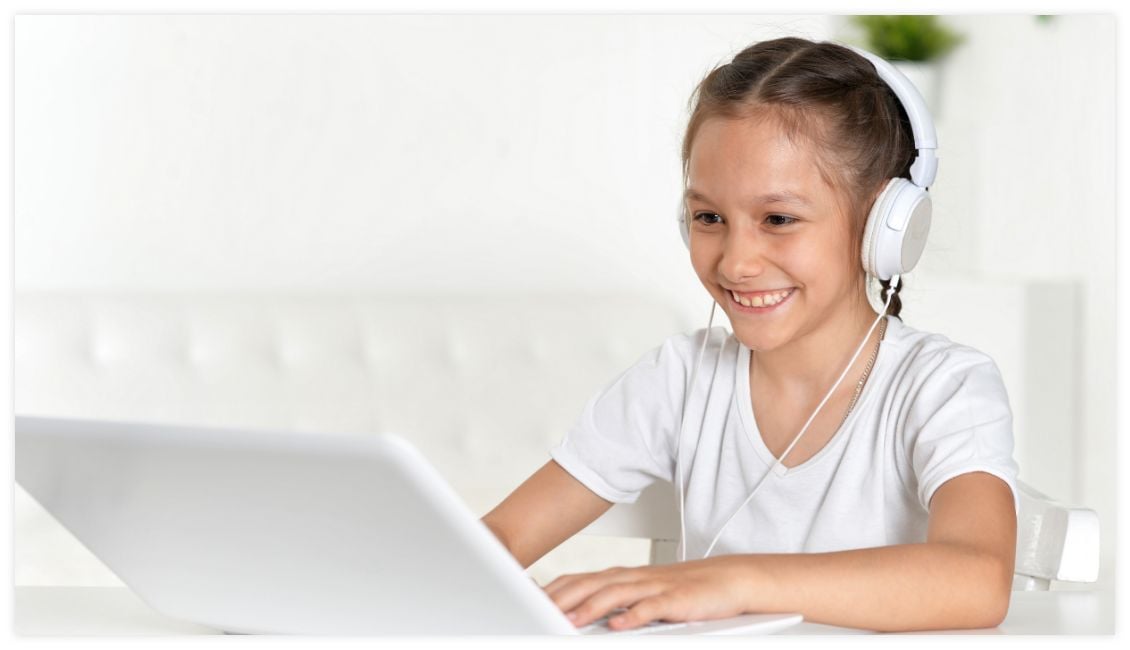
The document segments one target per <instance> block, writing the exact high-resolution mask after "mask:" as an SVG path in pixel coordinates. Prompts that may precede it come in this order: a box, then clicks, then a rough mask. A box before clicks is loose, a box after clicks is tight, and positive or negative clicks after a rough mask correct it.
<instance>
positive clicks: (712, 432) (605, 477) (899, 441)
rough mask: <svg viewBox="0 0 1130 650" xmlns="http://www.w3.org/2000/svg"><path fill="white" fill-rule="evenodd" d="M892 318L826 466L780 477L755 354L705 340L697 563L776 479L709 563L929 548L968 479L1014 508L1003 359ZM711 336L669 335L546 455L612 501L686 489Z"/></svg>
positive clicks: (690, 533)
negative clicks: (946, 489)
mask: <svg viewBox="0 0 1130 650" xmlns="http://www.w3.org/2000/svg"><path fill="white" fill-rule="evenodd" d="M887 321H888V322H887V332H886V335H885V336H884V338H883V341H882V343H881V344H880V346H879V353H878V356H877V357H876V359H875V364H874V366H873V368H872V370H871V375H870V377H869V378H868V380H867V383H866V384H864V387H863V391H862V393H861V394H860V396H859V399H858V401H857V403H856V405H855V407H854V409H853V410H852V412H851V414H850V415H849V416H848V418H847V420H846V421H845V422H844V424H843V426H842V427H841V428H840V429H839V430H838V431H837V432H836V433H835V435H834V436H833V438H832V439H831V440H830V441H829V442H828V443H827V445H825V446H824V448H823V449H821V450H820V451H819V452H817V453H816V455H815V456H813V457H812V458H810V459H808V460H807V461H805V462H804V463H802V464H800V465H797V466H796V467H793V468H791V469H787V470H786V469H785V468H784V467H783V466H782V465H779V464H778V465H774V461H775V457H774V456H773V455H772V453H771V452H770V451H769V449H768V448H767V447H766V446H765V443H764V441H763V440H762V438H761V434H760V432H759V431H758V429H757V423H756V421H755V420H754V417H753V405H752V402H751V400H750V389H749V361H750V350H749V348H748V347H746V346H745V345H744V344H742V343H741V342H740V341H738V339H737V338H736V337H734V335H733V334H731V333H730V332H728V331H727V330H726V329H725V328H723V327H715V328H712V329H711V330H710V333H709V337H708V341H707V344H706V350H705V352H704V353H703V357H702V365H701V367H700V369H699V372H698V377H697V379H696V381H695V384H696V385H695V387H694V389H693V391H692V393H691V398H690V399H689V400H688V403H687V407H686V408H687V419H686V426H685V430H684V432H683V441H682V444H681V448H680V450H679V454H680V458H681V459H682V460H681V464H682V466H683V468H682V469H683V474H684V479H685V481H686V492H685V494H686V501H685V510H686V513H685V516H686V534H687V538H686V540H685V542H686V546H687V548H686V558H687V559H688V560H690V559H698V558H701V557H702V556H703V554H704V553H705V552H706V549H707V547H708V546H709V545H710V542H711V540H713V539H714V536H715V535H716V534H717V533H718V531H719V529H721V528H722V526H723V525H724V524H725V523H726V521H727V520H728V519H729V518H730V516H731V514H733V513H734V511H735V510H736V509H737V508H738V507H739V506H740V505H741V504H742V502H743V501H745V499H746V497H747V496H748V495H749V493H750V492H751V491H752V490H753V488H754V487H755V486H756V485H757V483H758V482H760V480H761V478H762V476H764V474H765V473H766V472H767V471H770V470H771V469H772V471H773V472H774V475H773V476H771V477H770V478H769V479H768V480H767V481H766V482H765V484H764V485H762V486H761V489H760V490H759V491H758V492H757V494H756V495H755V496H754V497H753V499H752V500H751V501H750V502H749V503H748V504H747V505H746V506H745V507H744V508H743V509H742V511H741V512H740V513H739V514H738V515H737V516H736V517H735V518H734V520H733V521H732V522H731V523H730V524H729V526H727V527H726V529H725V532H724V533H723V534H722V537H721V538H720V539H719V540H718V542H717V544H716V545H715V547H714V549H713V550H712V551H711V552H710V556H711V557H715V556H718V555H723V554H728V553H796V552H824V551H838V550H849V549H855V548H867V547H875V546H887V545H891V544H904V543H914V542H924V541H925V540H926V526H927V519H928V515H929V512H928V505H929V503H930V497H931V496H932V495H933V494H934V490H936V489H938V487H939V486H940V485H942V484H943V483H945V482H946V481H947V480H949V479H951V478H953V477H955V476H958V475H960V474H964V473H967V472H974V471H981V472H988V473H990V474H993V475H994V476H997V477H999V478H1001V479H1002V480H1004V481H1005V482H1006V483H1008V486H1009V487H1010V488H1011V489H1012V492H1013V498H1014V503H1015V504H1016V505H1017V508H1018V507H1019V505H1018V504H1019V501H1017V500H1016V476H1017V471H1018V467H1017V464H1016V462H1015V461H1014V460H1013V458H1012V448H1013V440H1012V412H1011V410H1010V408H1009V404H1008V394H1007V393H1006V391H1005V387H1004V383H1003V382H1002V380H1001V376H1000V371H999V370H998V368H997V366H996V364H995V363H994V362H993V360H992V358H990V357H989V356H988V355H986V354H984V353H982V352H979V351H977V350H975V349H973V348H970V347H968V346H965V345H960V344H957V343H954V342H952V341H950V340H949V339H947V338H946V337H944V336H941V335H939V334H931V333H927V332H921V331H919V330H916V329H914V328H912V327H910V326H908V325H905V324H904V323H903V322H902V321H901V320H899V319H897V318H894V317H888V318H887ZM706 332H707V330H706V329H705V328H704V329H701V330H698V331H697V332H694V333H692V334H679V335H675V336H671V337H670V338H668V339H667V340H665V341H664V342H663V343H662V344H661V345H660V346H659V347H657V348H655V349H653V350H651V351H650V352H648V353H647V354H645V355H644V356H643V357H642V358H641V359H640V360H639V361H638V362H636V364H635V365H633V366H632V367H631V368H629V369H628V370H626V371H625V372H623V373H622V374H620V375H619V376H618V377H616V378H615V379H614V380H613V381H612V382H611V383H609V384H608V385H607V386H606V387H605V388H603V389H602V390H601V391H600V392H598V393H597V394H596V395H595V396H593V398H592V399H590V400H589V402H588V404H587V405H586V406H585V408H584V411H583V413H582V414H581V417H580V418H579V420H578V421H577V423H576V424H575V425H574V426H573V428H572V429H571V430H570V431H569V432H568V433H567V434H566V435H565V436H564V438H563V439H562V441H561V442H560V443H559V444H557V445H556V446H554V447H553V448H552V449H551V450H550V455H551V456H552V457H553V459H554V460H555V461H557V463H558V464H560V465H561V466H562V467H563V468H564V469H565V470H566V471H568V472H569V473H570V474H571V475H573V476H574V477H575V478H576V479H577V480H579V481H580V482H582V483H584V484H585V485H586V486H588V488H589V489H591V490H592V491H593V492H595V493H596V494H598V495H600V496H601V497H603V498H605V499H607V500H609V501H613V502H617V503H631V502H634V501H635V500H636V499H637V498H638V497H639V494H640V492H641V491H642V490H643V489H644V488H646V487H647V486H648V485H650V484H651V483H652V482H653V481H655V480H656V479H662V480H664V481H668V482H672V483H675V482H676V479H675V462H674V458H675V440H676V435H677V433H678V429H679V420H680V415H681V411H682V405H683V397H684V391H685V390H686V388H685V387H686V386H687V384H688V383H689V382H690V378H691V372H692V371H693V367H692V366H693V365H694V362H695V359H696V357H697V355H698V350H699V347H700V346H701V344H702V337H703V336H704V334H705V333H706ZM808 415H809V414H806V415H805V418H804V419H805V420H807V417H808ZM802 421H803V420H802ZM793 435H795V433H794V434H793ZM806 435H807V434H806ZM676 494H678V486H677V484H676Z"/></svg>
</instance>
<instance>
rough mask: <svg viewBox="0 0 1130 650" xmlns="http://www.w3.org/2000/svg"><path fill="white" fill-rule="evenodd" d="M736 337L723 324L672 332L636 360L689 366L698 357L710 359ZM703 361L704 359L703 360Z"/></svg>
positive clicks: (730, 343)
mask: <svg viewBox="0 0 1130 650" xmlns="http://www.w3.org/2000/svg"><path fill="white" fill-rule="evenodd" d="M735 341H736V339H735V338H734V335H733V334H731V333H730V332H729V331H728V330H727V329H726V328H725V327H723V326H720V325H719V326H715V327H711V328H710V329H707V328H705V327H704V328H701V329H697V330H693V331H690V332H681V333H678V334H672V335H671V336H668V337H667V338H666V339H664V340H663V342H662V343H660V344H659V345H658V346H656V347H654V348H652V349H651V350H649V351H647V352H646V353H645V354H644V355H643V356H642V357H641V358H640V359H639V361H638V362H637V365H639V364H648V365H652V366H659V365H663V366H676V367H683V368H690V367H691V366H692V365H693V364H694V363H695V361H696V360H697V359H698V357H699V354H700V353H701V354H702V355H703V358H704V359H712V358H714V356H713V355H717V353H718V352H719V351H721V350H722V349H723V348H726V347H730V346H732V345H734V343H735ZM704 363H705V361H704Z"/></svg>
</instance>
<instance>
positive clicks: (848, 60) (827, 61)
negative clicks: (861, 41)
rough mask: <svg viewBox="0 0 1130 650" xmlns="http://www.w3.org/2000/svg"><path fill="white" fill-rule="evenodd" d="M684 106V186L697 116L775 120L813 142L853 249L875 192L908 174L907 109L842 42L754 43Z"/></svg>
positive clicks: (894, 310)
mask: <svg viewBox="0 0 1130 650" xmlns="http://www.w3.org/2000/svg"><path fill="white" fill-rule="evenodd" d="M688 106H690V107H691V112H690V120H689V122H688V124H687V131H686V134H685V135H684V137H683V145H682V162H683V184H684V186H685V185H686V182H687V173H688V168H689V166H690V154H691V145H692V144H693V143H694V138H695V135H696V134H697V133H698V130H699V128H700V127H701V126H702V124H703V122H705V121H706V120H708V119H711V118H716V117H722V118H728V119H748V118H768V119H774V120H776V121H777V122H778V123H779V124H780V125H781V126H782V127H783V128H784V130H785V133H786V134H787V135H788V137H789V138H790V139H792V140H794V141H800V140H803V141H806V142H808V143H811V144H813V145H815V149H816V151H817V152H819V154H818V155H817V160H818V161H819V162H818V164H817V167H818V171H819V173H820V175H821V177H822V178H823V179H824V182H826V183H828V184H829V185H830V186H831V187H833V188H836V189H838V190H839V193H840V194H841V195H843V196H845V197H846V199H847V205H846V206H844V207H845V208H846V212H847V213H848V215H849V218H850V221H849V224H850V226H851V232H852V242H853V244H854V246H855V249H854V250H855V251H860V250H861V248H862V244H863V228H864V225H865V223H866V220H867V215H868V212H869V211H870V208H871V203H872V200H873V199H874V197H875V195H876V193H877V192H879V191H880V190H881V189H882V188H883V187H884V186H885V184H886V182H887V180H888V179H890V178H894V177H902V178H907V179H909V178H910V164H911V163H912V162H913V161H914V156H915V148H914V134H913V132H912V130H911V126H910V121H909V119H908V118H907V116H906V111H905V110H904V109H903V108H902V105H901V103H900V102H899V100H898V97H897V96H896V95H895V94H894V91H893V90H891V89H890V87H889V86H887V84H886V82H884V81H883V80H882V79H881V78H880V77H879V74H878V73H877V72H876V71H875V66H874V65H873V64H872V63H871V62H870V61H868V60H867V59H865V58H864V57H863V56H861V55H859V54H858V53H856V52H854V51H852V50H851V49H849V48H846V47H844V46H842V45H837V44H835V43H831V42H813V41H809V40H805V39H802V38H795V37H787V38H778V39H775V40H771V41H762V42H760V43H755V44H754V45H751V46H749V47H747V48H746V49H744V50H742V51H741V52H739V53H738V54H737V55H736V56H734V59H733V61H731V62H730V63H725V64H723V65H721V66H718V67H717V68H715V69H714V70H712V71H710V73H709V74H707V75H706V77H704V78H703V80H702V81H700V82H699V84H698V86H696V87H695V90H694V92H693V93H692V94H691V98H690V101H689V104H688ZM860 268H862V260H861V263H860ZM880 284H881V287H882V291H881V297H880V300H882V301H883V302H886V299H887V294H888V293H889V292H890V290H891V289H890V282H889V281H886V280H883V281H881V282H880ZM903 284H904V283H902V282H900V284H899V287H897V288H896V289H895V290H894V296H893V297H892V298H891V306H890V309H889V310H888V313H890V314H892V315H893V316H895V317H899V314H900V312H901V311H902V300H901V299H900V298H899V295H898V294H899V291H900V290H901V288H902V286H903Z"/></svg>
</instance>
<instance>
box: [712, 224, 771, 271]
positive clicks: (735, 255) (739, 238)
mask: <svg viewBox="0 0 1130 650" xmlns="http://www.w3.org/2000/svg"><path fill="white" fill-rule="evenodd" d="M724 237H725V239H724V242H723V244H722V259H721V260H719V262H718V271H719V273H721V274H722V276H723V277H724V278H725V279H726V281H727V282H730V283H732V284H739V283H741V282H742V281H743V280H744V279H746V278H755V277H757V276H759V275H761V273H762V272H763V271H764V270H765V256H766V253H767V250H766V248H767V243H766V242H765V238H764V237H763V236H762V235H761V233H758V232H756V231H746V230H744V229H741V228H735V229H733V230H731V231H730V232H728V233H726V234H725V236H724Z"/></svg>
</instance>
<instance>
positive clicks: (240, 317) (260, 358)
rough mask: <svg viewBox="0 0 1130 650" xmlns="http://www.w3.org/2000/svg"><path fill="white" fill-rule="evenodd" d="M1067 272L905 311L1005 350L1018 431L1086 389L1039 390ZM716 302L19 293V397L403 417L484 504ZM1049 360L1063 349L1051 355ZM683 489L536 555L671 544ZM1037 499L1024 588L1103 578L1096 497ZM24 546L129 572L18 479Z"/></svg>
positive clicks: (617, 553)
mask: <svg viewBox="0 0 1130 650" xmlns="http://www.w3.org/2000/svg"><path fill="white" fill-rule="evenodd" d="M1070 289H1071V287H1056V288H1055V291H1049V290H1048V288H1047V287H1040V286H1023V285H1017V286H1007V285H999V284H998V285H995V286H991V285H988V284H986V283H985V282H980V281H978V282H970V283H961V282H957V283H924V284H923V285H922V286H921V287H920V290H919V293H918V294H917V295H915V294H909V296H908V300H913V302H912V303H910V305H911V306H910V307H909V308H908V311H909V312H910V314H911V315H912V316H913V315H919V316H920V317H922V318H925V319H926V322H928V323H930V324H931V327H929V329H936V330H938V331H943V332H946V333H947V334H949V335H950V336H951V338H953V339H954V340H958V341H962V342H968V343H970V344H973V345H975V346H977V347H980V348H981V349H984V350H985V351H987V352H989V353H990V354H991V355H992V356H993V357H994V358H995V359H996V360H997V362H998V364H999V365H1000V367H1001V369H1002V373H1003V374H1004V378H1005V383H1006V385H1007V386H1008V387H1009V394H1010V400H1011V402H1012V407H1013V410H1014V413H1015V415H1016V421H1017V424H1018V427H1017V428H1018V440H1019V439H1021V435H1022V433H1024V434H1028V435H1033V434H1034V433H1036V434H1037V435H1038V431H1039V429H1038V426H1040V425H1041V424H1045V422H1044V420H1046V419H1047V418H1048V415H1047V414H1049V413H1050V414H1052V415H1055V414H1057V413H1066V412H1070V409H1071V408H1072V403H1071V402H1063V403H1059V402H1056V403H1049V400H1054V399H1069V398H1070V394H1066V395H1065V394H1064V391H1046V390H1043V389H1042V387H1041V385H1040V384H1039V381H1040V380H1041V378H1046V377H1047V376H1052V377H1055V378H1057V379H1056V381H1062V377H1063V376H1064V375H1065V374H1070V373H1071V372H1074V366H1072V365H1071V363H1072V359H1073V357H1071V356H1070V355H1064V356H1063V360H1062V362H1056V361H1055V359H1054V357H1055V355H1049V354H1046V353H1043V354H1040V355H1038V356H1037V355H1033V354H1031V353H1030V350H1032V349H1040V350H1048V349H1051V345H1054V344H1055V343H1056V342H1058V341H1062V340H1064V338H1065V332H1068V331H1070V330H1071V328H1073V327H1074V322H1073V321H1071V320H1064V319H1070V318H1071V316H1070V313H1069V312H1067V313H1064V312H1059V315H1058V316H1055V317H1053V316H1054V314H1055V313H1056V312H1049V311H1048V310H1047V309H1044V308H1043V307H1044V305H1043V304H1042V303H1041V301H1046V300H1047V296H1048V295H1056V296H1062V295H1064V294H1065V292H1067V291H1069V290H1070ZM959 302H960V304H963V305H964V306H966V307H967V308H974V309H976V308H978V307H979V305H985V308H986V309H991V310H992V312H991V313H993V314H994V316H993V318H991V319H982V318H976V319H973V320H970V319H965V318H963V312H962V311H961V310H955V309H953V305H955V304H959ZM704 303H705V304H704V307H703V309H702V313H701V314H699V313H697V312H694V313H690V312H686V311H681V310H680V309H678V308H676V307H673V306H671V305H670V304H669V303H666V302H664V301H660V300H649V299H647V298H642V297H640V296H638V295H632V296H628V295H607V296H592V295H569V294H553V295H521V296H519V295H503V296H497V295H496V296H489V295H481V296H467V295H434V294H429V295H427V296H408V295H406V296H388V295H381V296H375V295H360V294H325V293H317V294H268V293H244V294H236V293H229V294H217V293H180V294H175V293H151V294H141V293H133V294H124V293H113V294H111V293H26V292H24V293H20V292H18V293H17V294H16V296H15V301H14V306H15V410H16V413H18V414H21V415H54V416H62V417H87V418H105V419H118V420H140V421H161V422H175V423H194V424H202V425H215V426H246V427H255V428H281V429H300V430H309V431H325V432H332V431H342V432H374V433H375V432H385V431H388V432H394V433H398V434H400V435H402V436H404V437H406V438H408V439H409V440H411V441H412V442H413V443H414V444H415V445H416V446H417V447H418V448H419V449H420V450H421V451H422V452H423V453H424V455H425V456H426V457H427V458H428V459H429V460H430V461H431V462H432V463H433V464H434V465H435V466H436V467H437V469H438V470H439V471H440V473H441V474H442V475H443V476H444V477H446V478H447V480H448V481H449V482H450V483H451V484H452V485H453V487H454V488H455V490H456V492H458V493H459V494H460V495H462V497H463V498H464V500H465V501H466V503H467V504H468V506H469V507H470V509H471V510H472V511H473V512H474V513H475V514H476V515H479V516H481V515H482V514H484V513H486V512H487V511H488V510H489V509H490V508H492V507H493V506H494V505H495V504H497V503H498V502H499V501H500V500H501V499H503V498H504V497H505V496H506V495H507V494H508V493H509V492H510V491H511V490H512V489H514V488H515V487H517V485H518V484H519V483H521V482H522V481H523V480H524V479H525V478H526V477H527V476H529V474H530V473H532V472H533V471H534V470H536V469H537V468H538V467H540V466H541V465H543V464H544V463H545V462H546V461H547V460H548V459H549V455H548V449H549V447H550V446H552V445H553V444H555V443H556V442H557V441H558V440H559V439H560V437H561V435H562V434H563V433H564V432H565V431H566V430H567V429H568V428H569V427H570V426H572V424H573V423H574V421H575V420H576V418H577V417H578V415H579V414H580V412H581V409H582V407H583V406H584V404H585V402H586V401H587V400H588V399H589V397H591V395H592V394H593V393H594V392H595V391H597V390H599V389H600V388H601V387H603V386H605V385H606V384H607V383H608V382H609V381H611V380H612V379H613V378H614V377H615V376H616V375H618V374H619V373H620V372H622V371H623V370H624V369H626V368H627V367H628V366H630V365H631V364H632V363H633V362H635V361H636V360H637V359H638V358H639V357H640V356H641V355H642V354H644V353H645V352H646V351H648V350H649V349H651V348H653V347H655V346H656V345H658V344H659V343H660V342H661V341H662V340H663V339H664V338H666V337H667V336H669V335H671V334H674V333H677V332H685V331H691V330H694V329H698V328H700V327H703V326H704V325H705V317H706V316H707V314H708V312H707V309H708V307H709V303H708V302H706V301H704ZM1057 318H1058V319H1059V320H1058V321H1057V320H1056V319H1057ZM724 322H725V320H724V317H722V318H721V319H720V320H716V324H722V323H724ZM908 322H910V323H911V324H912V325H913V324H915V322H914V320H913V319H911V320H908ZM1017 332H1019V333H1020V334H1021V335H1020V336H1017ZM1049 359H1051V361H1049ZM1033 360H1035V361H1033ZM1053 362H1054V363H1058V364H1059V365H1057V366H1055V367H1049V366H1048V365H1047V364H1048V363H1053ZM1045 380H1046V379H1045ZM1029 393H1031V395H1034V396H1039V399H1038V400H1037V399H1029V398H1030V394H1029ZM1026 415H1028V416H1029V420H1028V421H1029V424H1028V425H1027V426H1025V425H1024V424H1023V423H1024V421H1025V420H1024V418H1025V416H1026ZM1035 416H1039V417H1041V418H1042V419H1041V420H1037V418H1036V417H1035ZM1051 424H1052V426H1057V425H1058V423H1057V422H1052V423H1051ZM1021 427H1024V430H1023V431H1022V429H1021ZM1020 460H1021V468H1022V471H1021V476H1022V477H1026V474H1025V469H1026V465H1025V460H1024V458H1021V459H1020ZM16 462H19V459H18V458H17V459H16ZM1027 476H1029V477H1030V475H1027ZM201 480H202V481H206V480H207V477H206V476H203V477H201ZM1029 480H1031V479H1030V478H1029ZM671 494H673V493H672V492H671V491H670V488H669V486H667V485H666V484H664V485H657V486H656V488H654V489H652V490H650V491H649V492H648V493H645V496H644V497H643V498H641V503H646V504H649V505H648V506H647V507H637V508H621V507H617V508H613V509H612V510H610V511H609V512H608V514H606V515H605V516H604V517H603V518H602V519H601V520H598V521H597V522H595V523H594V524H593V525H592V526H590V527H589V529H588V531H587V532H588V533H590V535H587V536H586V535H579V536H575V537H574V538H572V539H570V540H568V541H567V542H565V543H564V544H562V545H561V546H560V547H558V548H557V549H555V550H554V551H552V552H550V553H549V554H548V555H546V556H545V557H544V558H542V559H541V560H539V561H538V562H537V563H535V564H534V565H533V566H532V567H531V568H530V574H531V575H532V576H533V577H534V578H535V579H536V580H537V581H539V582H541V583H545V582H547V581H548V580H550V579H552V578H553V577H555V576H556V575H558V574H560V573H563V572H572V571H586V570H594V569H600V568H604V567H607V566H610V565H616V564H619V565H632V564H643V563H646V562H648V561H652V560H657V559H662V558H663V557H670V552H671V549H672V547H673V544H671V543H660V544H657V545H655V547H652V545H650V544H649V541H648V539H647V538H655V539H663V538H668V539H669V538H671V537H673V534H672V532H673V530H672V529H673V527H674V531H677V521H676V522H675V523H674V524H673V523H672V521H671V515H670V510H673V508H669V510H668V511H664V510H663V508H665V507H667V506H669V505H670V504H669V503H665V501H666V502H669V501H670V499H671V498H672V497H671V496H670V495H671ZM649 507H650V510H649ZM657 513H658V514H657ZM1021 515H1022V521H1021V539H1020V540H1019V541H1018V567H1017V568H1018V580H1019V581H1020V582H1018V586H1019V588H1047V584H1048V581H1049V580H1050V579H1057V580H1080V581H1088V582H1089V581H1093V580H1095V576H1096V575H1097V570H1098V568H1097V567H1098V558H1097V555H1098V521H1097V518H1095V516H1094V513H1093V512H1092V511H1089V510H1086V509H1080V508H1070V507H1066V506H1062V505H1060V504H1058V503H1055V502H1054V501H1053V500H1050V499H1047V498H1046V497H1043V495H1039V494H1038V493H1035V492H1030V493H1029V497H1028V498H1026V499H1025V500H1023V501H1022V504H1021ZM675 519H676V520H677V517H675ZM1069 530H1074V533H1069V532H1068V531H1069ZM601 533H605V534H606V535H605V536H600V535H601ZM593 534H595V535H596V536H593ZM612 534H615V535H616V536H615V537H613V536H610V535H612ZM624 535H635V536H639V537H640V538H638V539H633V538H630V537H624ZM14 547H15V548H14V551H15V583H16V584H17V585H104V584H121V583H120V581H119V580H118V578H117V577H116V576H114V575H113V574H112V573H110V572H109V570H108V569H106V568H105V567H104V566H103V565H102V564H101V562H99V561H98V560H97V559H96V558H94V557H93V555H91V554H90V553H89V552H88V551H86V549H85V548H83V547H82V545H81V544H79V543H78V542H77V541H76V540H75V539H74V538H73V537H72V536H71V535H70V534H69V533H68V532H67V531H66V530H65V529H63V528H62V527H61V526H59V525H58V524H57V523H56V522H55V521H54V520H53V519H52V518H51V517H50V516H49V515H48V514H47V513H45V512H44V511H43V510H42V509H41V508H40V507H39V506H38V505H37V504H36V503H35V502H34V501H33V500H32V499H31V498H30V497H28V495H27V494H26V493H25V492H24V491H23V490H22V489H21V488H19V487H18V486H17V488H16V499H15V536H14ZM653 553H654V554H653Z"/></svg>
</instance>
